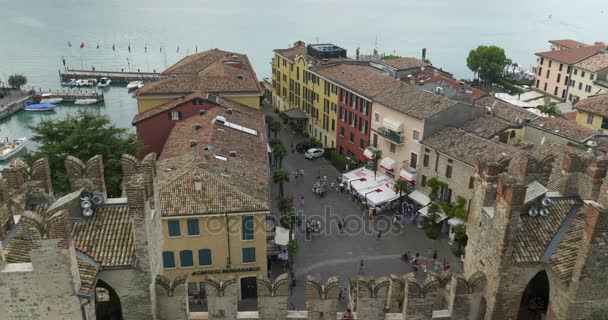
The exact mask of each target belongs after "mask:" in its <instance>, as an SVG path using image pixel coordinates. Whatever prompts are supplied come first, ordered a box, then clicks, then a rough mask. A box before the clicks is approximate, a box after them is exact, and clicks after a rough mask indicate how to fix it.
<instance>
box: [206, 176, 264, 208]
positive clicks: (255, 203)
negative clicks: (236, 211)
mask: <svg viewBox="0 0 608 320" xmlns="http://www.w3.org/2000/svg"><path fill="white" fill-rule="evenodd" d="M196 167H197V168H199V169H201V170H203V171H204V172H205V173H207V174H208V175H210V176H211V178H212V179H214V180H215V181H217V182H219V183H220V184H222V185H224V186H226V187H228V188H230V189H233V190H235V191H236V192H238V193H239V194H240V195H241V196H244V197H245V198H247V199H250V200H251V201H252V202H253V204H254V205H259V206H262V207H263V208H269V207H268V204H266V203H262V202H261V201H260V200H258V199H256V198H254V197H253V196H251V195H250V194H248V193H246V192H244V191H243V190H241V189H240V188H239V187H237V186H234V185H232V184H230V183H228V182H226V181H224V180H222V179H220V178H219V176H218V175H216V174H215V173H213V172H211V171H210V170H208V169H206V168H203V167H200V166H198V165H197V166H196Z"/></svg>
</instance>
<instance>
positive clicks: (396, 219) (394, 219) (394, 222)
mask: <svg viewBox="0 0 608 320" xmlns="http://www.w3.org/2000/svg"><path fill="white" fill-rule="evenodd" d="M393 224H397V225H398V224H399V218H398V217H397V216H393Z"/></svg>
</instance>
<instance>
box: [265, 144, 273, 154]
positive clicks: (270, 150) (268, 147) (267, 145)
mask: <svg viewBox="0 0 608 320" xmlns="http://www.w3.org/2000/svg"><path fill="white" fill-rule="evenodd" d="M266 149H268V152H269V153H270V152H272V148H271V147H270V145H269V144H268V143H267V144H266Z"/></svg>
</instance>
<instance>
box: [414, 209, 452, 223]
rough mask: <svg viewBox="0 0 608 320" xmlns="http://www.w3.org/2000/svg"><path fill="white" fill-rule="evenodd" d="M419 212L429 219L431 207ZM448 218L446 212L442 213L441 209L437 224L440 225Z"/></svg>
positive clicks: (436, 220)
mask: <svg viewBox="0 0 608 320" xmlns="http://www.w3.org/2000/svg"><path fill="white" fill-rule="evenodd" d="M418 212H419V213H420V214H421V215H423V216H424V217H425V218H428V215H429V206H426V207H424V208H422V209H420V210H418ZM447 218H448V215H447V214H445V212H443V211H441V208H440V209H439V212H438V213H437V218H435V223H439V222H441V221H443V220H445V219H447Z"/></svg>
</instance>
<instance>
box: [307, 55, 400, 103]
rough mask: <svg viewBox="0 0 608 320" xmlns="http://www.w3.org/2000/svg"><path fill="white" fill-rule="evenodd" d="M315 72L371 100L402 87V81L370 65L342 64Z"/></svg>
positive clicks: (318, 69)
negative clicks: (389, 90) (381, 93)
mask: <svg viewBox="0 0 608 320" xmlns="http://www.w3.org/2000/svg"><path fill="white" fill-rule="evenodd" d="M314 71H315V72H317V73H319V74H320V75H322V76H324V77H327V78H329V79H331V80H334V81H335V82H337V83H339V84H341V85H343V86H344V87H345V88H348V89H350V90H353V91H355V92H357V93H359V94H361V95H364V96H366V97H368V98H370V99H371V98H372V97H374V96H375V95H377V94H378V93H380V92H381V91H382V90H384V89H386V88H396V87H399V86H401V81H399V80H397V79H394V78H391V77H389V76H386V75H384V74H382V72H381V71H380V70H378V69H376V68H373V67H370V66H369V65H361V64H356V63H353V64H351V63H342V64H336V65H332V66H325V67H315V68H314Z"/></svg>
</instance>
